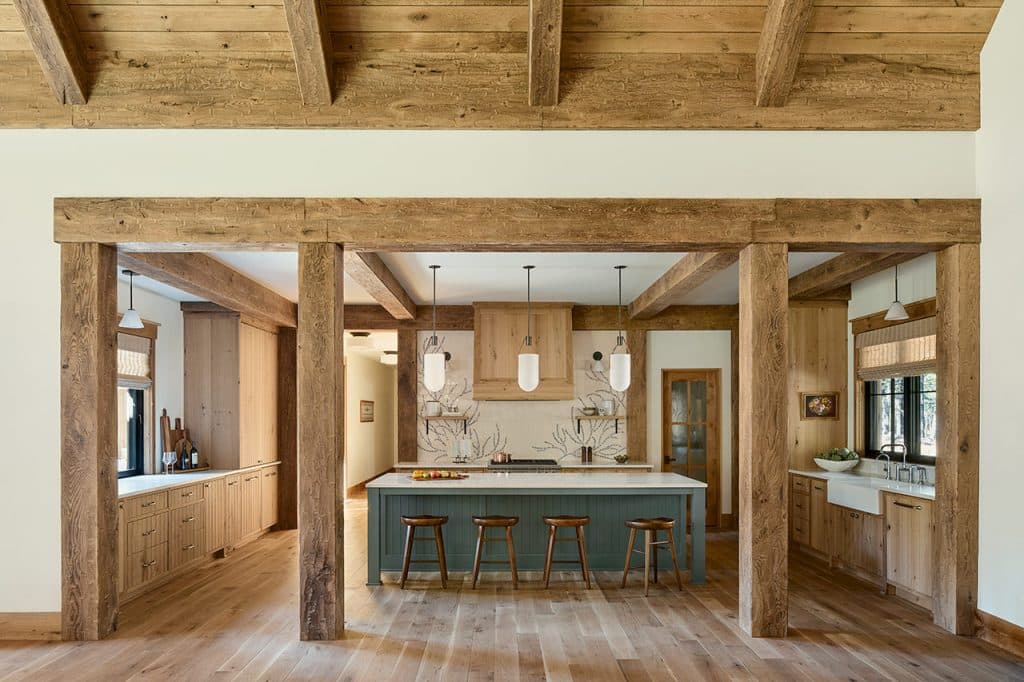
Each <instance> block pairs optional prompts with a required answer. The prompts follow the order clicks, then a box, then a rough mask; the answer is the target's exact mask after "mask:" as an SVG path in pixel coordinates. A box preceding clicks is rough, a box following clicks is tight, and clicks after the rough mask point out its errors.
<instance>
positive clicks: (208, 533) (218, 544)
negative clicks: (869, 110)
mask: <svg viewBox="0 0 1024 682" xmlns="http://www.w3.org/2000/svg"><path fill="white" fill-rule="evenodd" d="M203 495H204V497H205V498H206V521H205V524H204V525H205V537H204V550H205V553H206V554H210V553H212V552H216V551H217V550H218V549H223V548H224V545H226V544H227V481H226V480H225V479H224V478H215V479H212V480H209V481H206V482H205V483H203Z"/></svg>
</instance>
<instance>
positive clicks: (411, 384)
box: [397, 329, 419, 462]
mask: <svg viewBox="0 0 1024 682" xmlns="http://www.w3.org/2000/svg"><path fill="white" fill-rule="evenodd" d="M418 357H419V342H418V341H417V336H416V330H415V329H399V330H398V372H397V375H398V379H397V381H398V393H397V399H398V457H397V460H398V461H399V462H415V461H416V450H417V445H416V440H417V437H418V436H419V433H418V429H419V416H418V414H417V409H418V408H417V402H416V398H417V396H416V390H417V386H418V385H419V380H418V379H417V376H416V363H417V358H418Z"/></svg>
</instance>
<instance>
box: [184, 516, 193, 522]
mask: <svg viewBox="0 0 1024 682" xmlns="http://www.w3.org/2000/svg"><path fill="white" fill-rule="evenodd" d="M195 520H196V517H194V516H190V517H188V518H187V519H182V520H181V522H182V523H192V522H193V521H195Z"/></svg>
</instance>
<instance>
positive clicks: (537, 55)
mask: <svg viewBox="0 0 1024 682" xmlns="http://www.w3.org/2000/svg"><path fill="white" fill-rule="evenodd" d="M527 42H528V46H527V53H528V54H529V59H530V62H529V87H530V106H554V105H556V104H558V78H559V73H560V71H561V60H562V0H530V28H529V32H528V33H527Z"/></svg>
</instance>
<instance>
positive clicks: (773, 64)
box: [754, 0, 814, 107]
mask: <svg viewBox="0 0 1024 682" xmlns="http://www.w3.org/2000/svg"><path fill="white" fill-rule="evenodd" d="M813 13H814V2H813V0H769V2H768V9H767V10H766V11H765V16H764V26H763V28H762V29H761V38H760V41H759V42H758V45H757V62H756V65H755V68H756V74H755V82H756V88H755V94H754V101H755V103H756V104H757V106H759V107H781V106H783V105H784V104H785V103H786V98H787V97H788V96H789V91H790V90H791V89H792V87H793V79H794V78H795V77H796V67H797V62H798V61H799V59H800V52H801V48H802V46H803V42H804V34H805V33H806V31H807V27H808V26H809V25H810V23H811V15H812V14H813Z"/></svg>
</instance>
